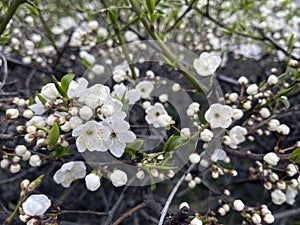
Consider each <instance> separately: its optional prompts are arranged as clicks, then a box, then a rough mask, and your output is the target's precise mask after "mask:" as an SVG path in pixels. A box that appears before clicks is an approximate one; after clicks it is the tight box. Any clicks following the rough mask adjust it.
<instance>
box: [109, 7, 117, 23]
mask: <svg viewBox="0 0 300 225" xmlns="http://www.w3.org/2000/svg"><path fill="white" fill-rule="evenodd" d="M107 11H108V18H109V20H110V22H111V23H112V24H113V25H114V26H117V24H118V20H119V16H118V8H117V7H116V6H110V7H109V8H108V9H107Z"/></svg>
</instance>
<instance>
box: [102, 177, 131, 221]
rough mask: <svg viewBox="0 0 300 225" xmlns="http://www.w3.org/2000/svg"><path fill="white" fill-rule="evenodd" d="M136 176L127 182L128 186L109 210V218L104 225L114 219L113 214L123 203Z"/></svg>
mask: <svg viewBox="0 0 300 225" xmlns="http://www.w3.org/2000/svg"><path fill="white" fill-rule="evenodd" d="M134 179H135V177H133V178H132V179H131V180H130V181H129V182H128V184H127V186H126V187H125V188H124V189H123V191H122V193H121V195H120V197H119V199H118V201H117V202H116V203H115V204H114V206H113V207H112V208H111V209H110V210H109V213H108V216H107V219H106V221H105V223H104V225H110V224H111V221H112V219H113V215H114V214H115V212H116V211H117V209H118V208H119V206H120V204H121V203H122V201H123V199H124V197H125V193H126V191H127V190H128V189H129V187H130V184H131V183H132V182H133V181H134Z"/></svg>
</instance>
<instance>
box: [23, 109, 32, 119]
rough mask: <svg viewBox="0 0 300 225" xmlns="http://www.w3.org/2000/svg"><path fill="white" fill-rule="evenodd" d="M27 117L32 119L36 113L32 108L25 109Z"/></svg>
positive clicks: (24, 114)
mask: <svg viewBox="0 0 300 225" xmlns="http://www.w3.org/2000/svg"><path fill="white" fill-rule="evenodd" d="M22 115H23V116H24V117H25V118H26V119H31V118H32V117H33V115H34V113H33V112H32V110H30V109H26V110H24V112H23V114H22Z"/></svg>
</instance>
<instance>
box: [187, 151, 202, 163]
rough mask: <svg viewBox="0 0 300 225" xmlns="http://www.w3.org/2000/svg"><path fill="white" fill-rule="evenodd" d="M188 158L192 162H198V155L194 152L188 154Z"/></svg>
mask: <svg viewBox="0 0 300 225" xmlns="http://www.w3.org/2000/svg"><path fill="white" fill-rule="evenodd" d="M189 160H190V162H191V163H192V164H197V163H198V162H200V155H199V154H198V153H196V152H194V153H192V154H190V155H189Z"/></svg>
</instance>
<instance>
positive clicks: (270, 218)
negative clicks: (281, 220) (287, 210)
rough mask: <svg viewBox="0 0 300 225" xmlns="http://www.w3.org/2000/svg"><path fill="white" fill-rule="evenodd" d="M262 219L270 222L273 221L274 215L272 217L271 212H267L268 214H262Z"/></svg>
mask: <svg viewBox="0 0 300 225" xmlns="http://www.w3.org/2000/svg"><path fill="white" fill-rule="evenodd" d="M263 220H264V221H265V222H266V223H267V224H271V223H274V221H275V217H274V216H273V215H272V214H270V213H268V214H266V215H264V217H263Z"/></svg>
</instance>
